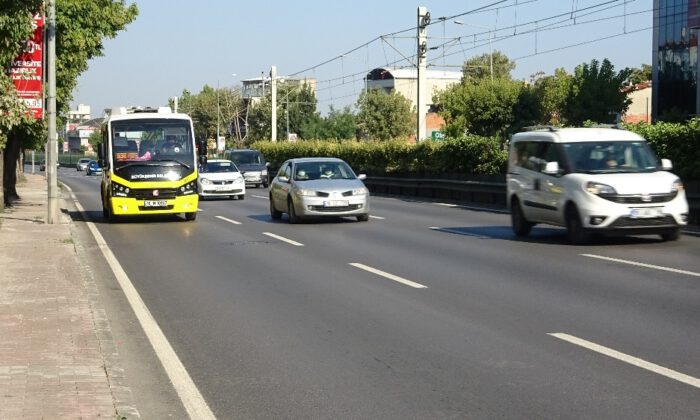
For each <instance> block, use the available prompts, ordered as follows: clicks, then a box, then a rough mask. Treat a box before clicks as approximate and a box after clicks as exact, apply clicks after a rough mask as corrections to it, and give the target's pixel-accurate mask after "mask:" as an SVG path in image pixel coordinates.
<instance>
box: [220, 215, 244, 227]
mask: <svg viewBox="0 0 700 420" xmlns="http://www.w3.org/2000/svg"><path fill="white" fill-rule="evenodd" d="M216 218H217V219H221V220H223V221H224V222H229V223H233V224H234V225H240V224H241V222H237V221H235V220H231V219H229V218H228V217H224V216H216Z"/></svg>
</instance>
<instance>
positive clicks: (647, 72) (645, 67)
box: [629, 64, 652, 85]
mask: <svg viewBox="0 0 700 420" xmlns="http://www.w3.org/2000/svg"><path fill="white" fill-rule="evenodd" d="M651 71H652V68H651V65H649V64H642V67H641V68H633V69H632V73H631V74H630V77H629V82H630V84H631V85H636V84H638V83H642V82H648V81H649V80H651Z"/></svg>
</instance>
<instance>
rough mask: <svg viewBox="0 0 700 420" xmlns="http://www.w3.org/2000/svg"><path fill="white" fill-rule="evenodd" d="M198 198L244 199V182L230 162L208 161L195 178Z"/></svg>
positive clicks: (220, 160)
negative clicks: (222, 197)
mask: <svg viewBox="0 0 700 420" xmlns="http://www.w3.org/2000/svg"><path fill="white" fill-rule="evenodd" d="M197 190H198V192H199V196H200V197H221V196H224V197H229V198H231V199H233V198H234V197H235V198H238V199H239V200H243V199H244V198H245V180H244V179H243V175H241V173H240V171H239V170H238V168H237V167H236V165H235V164H234V163H233V162H231V161H230V160H226V159H210V160H208V161H207V163H206V164H205V165H202V166H201V168H200V170H199V177H198V178H197Z"/></svg>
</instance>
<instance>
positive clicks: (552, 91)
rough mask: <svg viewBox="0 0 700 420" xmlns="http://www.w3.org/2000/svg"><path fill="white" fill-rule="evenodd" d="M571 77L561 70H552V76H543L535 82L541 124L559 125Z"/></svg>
mask: <svg viewBox="0 0 700 420" xmlns="http://www.w3.org/2000/svg"><path fill="white" fill-rule="evenodd" d="M571 83H572V77H571V76H569V75H568V74H567V73H566V70H564V69H563V68H558V69H556V70H554V75H552V76H545V77H543V78H541V79H538V80H537V81H536V82H535V86H534V89H535V90H536V91H537V96H538V97H539V101H540V107H541V112H542V117H543V118H542V121H541V123H543V124H559V123H560V122H561V120H562V115H563V114H564V110H565V107H566V101H567V99H568V98H569V92H570V91H571Z"/></svg>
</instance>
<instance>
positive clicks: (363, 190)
mask: <svg viewBox="0 0 700 420" xmlns="http://www.w3.org/2000/svg"><path fill="white" fill-rule="evenodd" d="M366 194H367V188H364V187H363V188H355V189H354V190H352V195H366Z"/></svg>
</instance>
